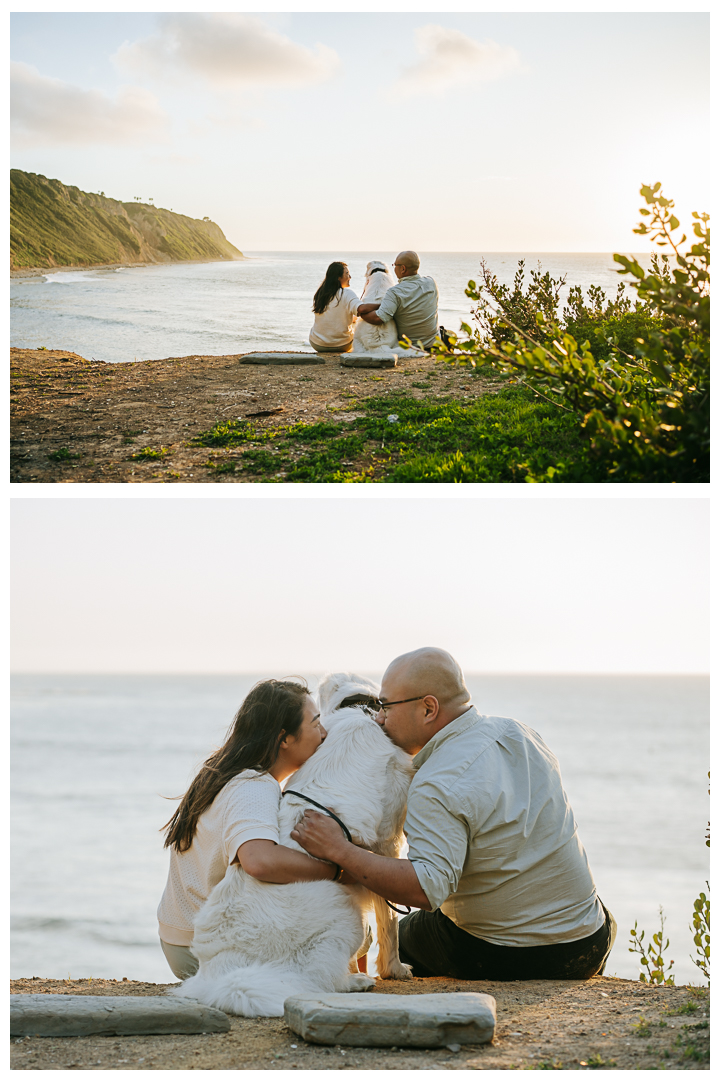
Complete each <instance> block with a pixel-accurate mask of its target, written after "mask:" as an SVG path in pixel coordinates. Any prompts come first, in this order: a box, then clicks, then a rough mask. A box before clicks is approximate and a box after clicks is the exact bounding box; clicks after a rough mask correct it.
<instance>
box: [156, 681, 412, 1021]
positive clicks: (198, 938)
mask: <svg viewBox="0 0 720 1080" xmlns="http://www.w3.org/2000/svg"><path fill="white" fill-rule="evenodd" d="M378 692H379V688H378V687H377V686H376V685H375V684H374V683H371V682H370V681H369V680H367V679H362V678H359V677H358V676H355V675H348V674H341V675H329V676H326V678H325V679H324V680H322V682H321V684H320V687H319V690H318V703H319V707H320V710H321V714H322V722H323V725H324V726H325V728H326V729H327V732H328V735H327V738H326V739H325V741H324V742H323V743H322V745H321V746H320V747H319V748H318V750H317V751H316V752H315V753H314V754H313V756H312V757H311V758H309V759H308V761H306V762H305V764H304V765H303V766H302V767H301V768H300V769H298V771H297V772H296V773H295V774H294V775H293V776H292V777H291V778H290V780H289V781H288V785H287V786H288V787H289V788H292V789H293V790H294V791H299V792H302V794H304V795H307V796H309V797H310V798H311V799H314V800H315V802H318V803H321V804H322V805H323V806H329V807H331V808H332V809H333V811H334V812H335V813H336V814H337V816H338V817H339V818H341V820H342V821H344V822H345V824H346V825H347V827H348V829H349V830H350V832H351V834H352V837H353V841H354V843H356V844H360V845H361V846H362V847H365V848H369V849H371V850H372V851H375V852H377V853H379V854H381V855H389V856H394V857H397V855H398V854H399V851H400V847H401V843H402V825H403V822H404V820H405V806H406V802H407V791H408V787H409V785H410V780H411V777H412V759H411V758H410V757H409V756H408V755H407V754H405V753H404V751H402V750H400V749H399V747H397V746H395V744H394V743H393V742H391V741H390V739H389V738H388V737H387V736H386V735H385V733H384V731H383V729H382V728H381V727H380V726H379V724H377V723H376V721H375V720H374V719H373V717H372V715H371V714H370V713H369V712H368V711H366V709H364V708H363V707H362V704H361V703H358V704H350V705H347V704H344V703H345V702H347V701H348V699H349V700H350V701H358V699H360V701H362V699H363V697H365V698H367V697H370V698H376V697H377V694H378ZM309 807H310V804H308V803H307V802H304V801H303V800H302V799H299V798H298V797H297V796H295V795H289V794H288V795H286V796H284V797H283V799H282V802H281V807H280V843H281V844H284V845H286V846H287V847H291V848H295V849H297V850H302V849H301V848H299V845H298V844H296V843H295V841H294V840H292V839H291V837H290V833H291V831H292V829H293V828H294V827H295V824H296V822H297V821H298V820H299V819H300V817H302V815H303V813H304V812H305V810H306V809H308V808H309ZM310 808H312V807H310ZM372 906H374V908H375V914H376V918H377V927H378V943H379V957H378V972H379V975H380V977H381V978H385V979H388V978H389V979H409V978H412V975H411V972H410V968H409V967H408V966H407V965H406V964H402V963H400V960H399V957H398V944H397V915H396V914H395V913H394V912H393V911H392V910H391V909H390V908H389V907H388V906H387V904H386V903H385V901H384V900H382V899H381V898H380V897H378V896H375V895H374V894H372V893H370V892H368V891H367V890H366V889H365V888H364V887H363V886H362V885H339V884H337V883H335V882H332V881H301V882H296V883H293V884H289V885H272V884H268V883H266V882H262V881H258V880H256V879H255V878H253V877H250V875H249V874H246V873H245V872H244V871H243V869H242V868H241V867H240V866H239V864H234V865H232V866H230V867H228V870H227V873H226V875H225V877H224V878H223V880H222V881H221V882H219V884H217V885H216V886H215V888H214V889H213V891H212V892H211V894H210V896H209V897H208V899H207V901H206V902H205V904H204V905H203V907H202V908H201V909H200V911H199V912H198V914H197V917H196V919H195V927H194V932H195V933H194V940H193V945H192V951H193V952H194V953H195V955H196V956H197V958H198V960H199V961H200V967H199V970H198V972H197V974H196V975H193V976H192V977H191V978H189V979H187V980H186V981H185V982H183V983H181V985H180V986H178V987H174V988H173V990H172V991H171V993H174V994H177V995H178V996H180V997H187V998H193V999H195V1000H198V1001H201V1002H203V1003H204V1004H206V1005H212V1006H215V1007H216V1008H219V1009H224V1010H225V1012H229V1013H235V1014H237V1015H240V1016H282V1015H283V1004H284V1002H285V999H286V998H288V997H290V996H291V995H293V994H300V993H327V992H331V993H338V992H347V991H358V990H369V989H371V988H372V986H373V985H374V982H375V980H374V979H372V978H370V977H369V976H367V975H364V974H361V973H360V972H358V968H357V962H356V961H355V954H356V953H357V951H358V949H359V948H360V946H361V945H362V943H363V941H364V938H365V918H364V916H365V915H366V914H367V912H368V911H369V909H370V908H371V907H372Z"/></svg>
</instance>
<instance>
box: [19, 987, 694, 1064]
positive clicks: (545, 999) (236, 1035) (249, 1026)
mask: <svg viewBox="0 0 720 1080" xmlns="http://www.w3.org/2000/svg"><path fill="white" fill-rule="evenodd" d="M166 989H167V986H166V985H163V984H156V983H141V982H129V981H126V980H123V981H115V980H102V979H92V980H90V979H78V980H72V981H70V980H68V981H59V980H52V979H38V978H35V979H16V980H15V981H13V982H12V983H11V985H10V990H11V993H14V994H31V993H35V994H37V993H48V994H97V995H104V994H133V995H136V994H137V995H158V994H162V993H163V992H164V991H165V990H166ZM454 991H479V992H482V993H487V994H492V996H493V997H494V998H495V999H496V1001H497V1012H498V1020H497V1028H496V1034H495V1038H494V1039H493V1042H492V1043H490V1044H488V1045H486V1046H464V1047H462V1048H461V1049H460V1051H459V1052H457V1053H453V1052H451V1051H450V1050H447V1049H442V1050H414V1049H405V1050H403V1049H399V1048H395V1047H393V1048H391V1049H387V1050H385V1049H356V1048H352V1047H338V1046H334V1047H323V1046H316V1045H312V1044H310V1043H305V1042H303V1040H302V1039H301V1038H300V1037H299V1036H297V1035H295V1034H294V1033H293V1032H291V1031H290V1029H289V1028H288V1027H287V1026H286V1025H285V1023H284V1021H283V1020H280V1019H264V1020H258V1019H255V1020H249V1019H245V1018H243V1017H233V1018H232V1027H231V1030H230V1031H229V1032H227V1033H226V1034H216V1035H151V1036H147V1035H146V1036H137V1037H135V1036H125V1037H101V1036H88V1037H83V1038H66V1039H56V1038H30V1037H28V1038H24V1039H12V1040H11V1068H13V1069H103V1070H104V1069H133V1070H141V1069H166V1070H169V1069H277V1070H282V1069H301V1070H303V1069H312V1070H316V1069H363V1070H377V1069H400V1070H412V1069H433V1070H435V1069H550V1068H552V1069H576V1070H585V1069H709V1068H710V1058H709V1027H708V1024H709V1005H710V1002H709V991H707V990H702V989H699V988H695V987H687V986H677V987H676V986H648V985H645V984H644V983H640V982H631V981H629V980H627V979H615V978H601V977H599V978H595V979H591V980H590V981H589V982H574V981H565V982H559V981H534V982H507V983H494V982H461V981H458V980H454V979H416V980H414V981H413V982H410V983H407V982H391V981H388V982H378V985H377V988H376V990H375V991H374V993H383V994H407V993H414V994H421V993H441V992H445V993H452V992H454Z"/></svg>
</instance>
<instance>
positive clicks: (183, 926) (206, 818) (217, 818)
mask: <svg viewBox="0 0 720 1080" xmlns="http://www.w3.org/2000/svg"><path fill="white" fill-rule="evenodd" d="M281 796H282V792H281V789H280V785H279V784H278V782H277V780H276V779H275V778H274V777H273V776H270V775H268V773H258V772H256V771H255V770H254V769H245V770H244V771H243V772H241V773H238V775H237V776H235V777H233V779H232V780H230V781H229V782H228V783H227V784H226V785H225V787H224V788H223V789H222V791H221V792H220V793H219V794H218V795H216V796H215V799H214V801H213V803H212V805H211V806H209V807H208V809H207V810H206V811H205V813H204V814H201V815H200V818H199V820H198V824H197V831H196V833H195V836H194V837H193V842H192V844H191V845H190V850H189V851H185V852H183V853H182V855H180V854H178V852H177V851H176V850H175V848H171V849H170V871H169V873H168V880H167V885H166V886H165V892H164V893H163V895H162V900H161V901H160V906H159V907H158V912H157V915H158V922H159V923H160V937H161V938H162V940H163V941H166V942H167V943H168V945H192V940H193V919H194V917H195V915H196V914H197V912H198V911H199V910H200V908H201V907H202V905H203V904H204V903H205V901H206V900H207V898H208V896H209V895H210V892H211V890H212V889H213V888H214V886H215V885H217V883H218V882H219V881H222V879H223V878H224V877H225V872H226V871H227V868H228V866H229V865H230V863H231V862H233V861H234V859H235V855H236V854H237V849H238V848H239V847H240V845H241V844H244V843H245V842H246V841H247V840H273V841H274V842H275V843H276V844H277V843H279V841H280V835H279V832H278V811H279V809H280V798H281Z"/></svg>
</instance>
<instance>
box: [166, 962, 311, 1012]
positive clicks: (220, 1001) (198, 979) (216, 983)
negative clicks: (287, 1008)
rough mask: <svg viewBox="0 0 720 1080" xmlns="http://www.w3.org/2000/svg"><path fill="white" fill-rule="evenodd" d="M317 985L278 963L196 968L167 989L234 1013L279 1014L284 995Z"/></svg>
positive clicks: (281, 1010) (282, 1009)
mask: <svg viewBox="0 0 720 1080" xmlns="http://www.w3.org/2000/svg"><path fill="white" fill-rule="evenodd" d="M319 989H320V988H319V987H317V986H314V985H313V984H312V980H310V979H308V978H307V977H304V976H303V975H302V974H301V973H300V972H297V971H293V970H292V968H287V967H284V966H283V965H281V964H249V965H248V966H247V967H242V968H233V969H231V970H230V971H227V972H224V973H222V974H218V975H211V974H209V973H207V972H202V971H201V972H198V974H197V975H193V976H192V977H191V978H190V979H186V980H185V982H183V983H181V984H180V986H175V987H173V988H172V989H171V990H170V993H171V994H176V995H177V996H178V997H185V998H192V999H193V1000H194V1001H200V1002H202V1004H203V1005H210V1006H212V1007H213V1008H215V1009H222V1010H223V1012H226V1013H233V1015H235V1016H282V1015H283V1013H284V1004H285V999H286V998H289V997H292V996H293V994H307V993H313V992H317V991H318V990H319Z"/></svg>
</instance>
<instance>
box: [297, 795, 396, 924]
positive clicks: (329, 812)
mask: <svg viewBox="0 0 720 1080" xmlns="http://www.w3.org/2000/svg"><path fill="white" fill-rule="evenodd" d="M283 795H297V797H298V799H304V800H305V802H309V803H312V805H313V806H317V808H318V810H322V812H323V813H324V814H327V815H328V816H329V817H331V818H332V819H333V821H337V823H338V825H339V826H340V828H341V829H342V831H343V832H344V833H345V836H346V838H347V839H348V840H349V841H350V843H351V844H352V842H353V839H352V836H351V835H350V830H349V829H348V827H347V825H346V824H345V822H344V821H342V820H341V818H339V817H338V816H337V814H333V812H332V810H328V808H327V806H323V804H322V803H319V802H315V800H314V799H311V798H310V796H309V795H303V793H302V792H301V791H293V789H292V788H286V789H285V791H283ZM385 903H386V904H387V906H388V907H389V908H392V909H393V911H397V913H398V915H409V914H410V908H409V907H406V908H405V909H404V910H403V909H402V908H398V907H395V905H394V904H391V903H390V901H389V900H386V901H385Z"/></svg>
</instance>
